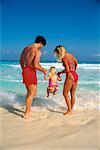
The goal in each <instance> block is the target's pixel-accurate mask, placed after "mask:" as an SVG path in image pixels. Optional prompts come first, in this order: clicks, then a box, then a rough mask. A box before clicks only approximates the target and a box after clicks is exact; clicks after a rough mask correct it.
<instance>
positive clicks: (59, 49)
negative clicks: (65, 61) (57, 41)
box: [54, 45, 67, 61]
mask: <svg viewBox="0 0 100 150" xmlns="http://www.w3.org/2000/svg"><path fill="white" fill-rule="evenodd" d="M54 53H55V54H56V56H57V58H58V60H59V61H61V60H62V58H63V57H64V56H65V55H66V53H67V51H66V49H65V48H64V46H62V45H58V46H57V47H56V48H55V50H54Z"/></svg>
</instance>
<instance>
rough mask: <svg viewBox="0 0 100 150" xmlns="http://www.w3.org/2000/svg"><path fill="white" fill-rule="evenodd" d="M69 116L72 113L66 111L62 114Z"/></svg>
mask: <svg viewBox="0 0 100 150" xmlns="http://www.w3.org/2000/svg"><path fill="white" fill-rule="evenodd" d="M71 114H73V112H72V111H66V112H64V113H63V115H71Z"/></svg>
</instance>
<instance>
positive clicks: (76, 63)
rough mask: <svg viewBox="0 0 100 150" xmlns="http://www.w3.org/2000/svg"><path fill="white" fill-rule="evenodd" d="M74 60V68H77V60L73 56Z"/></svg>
mask: <svg viewBox="0 0 100 150" xmlns="http://www.w3.org/2000/svg"><path fill="white" fill-rule="evenodd" d="M74 62H75V70H76V69H77V66H78V62H77V59H76V58H75V57H74Z"/></svg>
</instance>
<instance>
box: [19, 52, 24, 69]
mask: <svg viewBox="0 0 100 150" xmlns="http://www.w3.org/2000/svg"><path fill="white" fill-rule="evenodd" d="M23 53H24V50H23V52H22V54H21V56H20V65H21V68H22V69H23V68H24V60H23Z"/></svg>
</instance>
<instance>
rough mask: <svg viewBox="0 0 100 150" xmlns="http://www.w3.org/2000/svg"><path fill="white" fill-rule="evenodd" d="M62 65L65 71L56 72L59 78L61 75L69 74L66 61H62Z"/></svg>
mask: <svg viewBox="0 0 100 150" xmlns="http://www.w3.org/2000/svg"><path fill="white" fill-rule="evenodd" d="M63 65H64V68H65V69H64V70H62V71H60V72H58V73H57V75H58V76H60V75H61V74H63V73H67V72H69V66H68V63H67V61H64V62H63Z"/></svg>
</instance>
